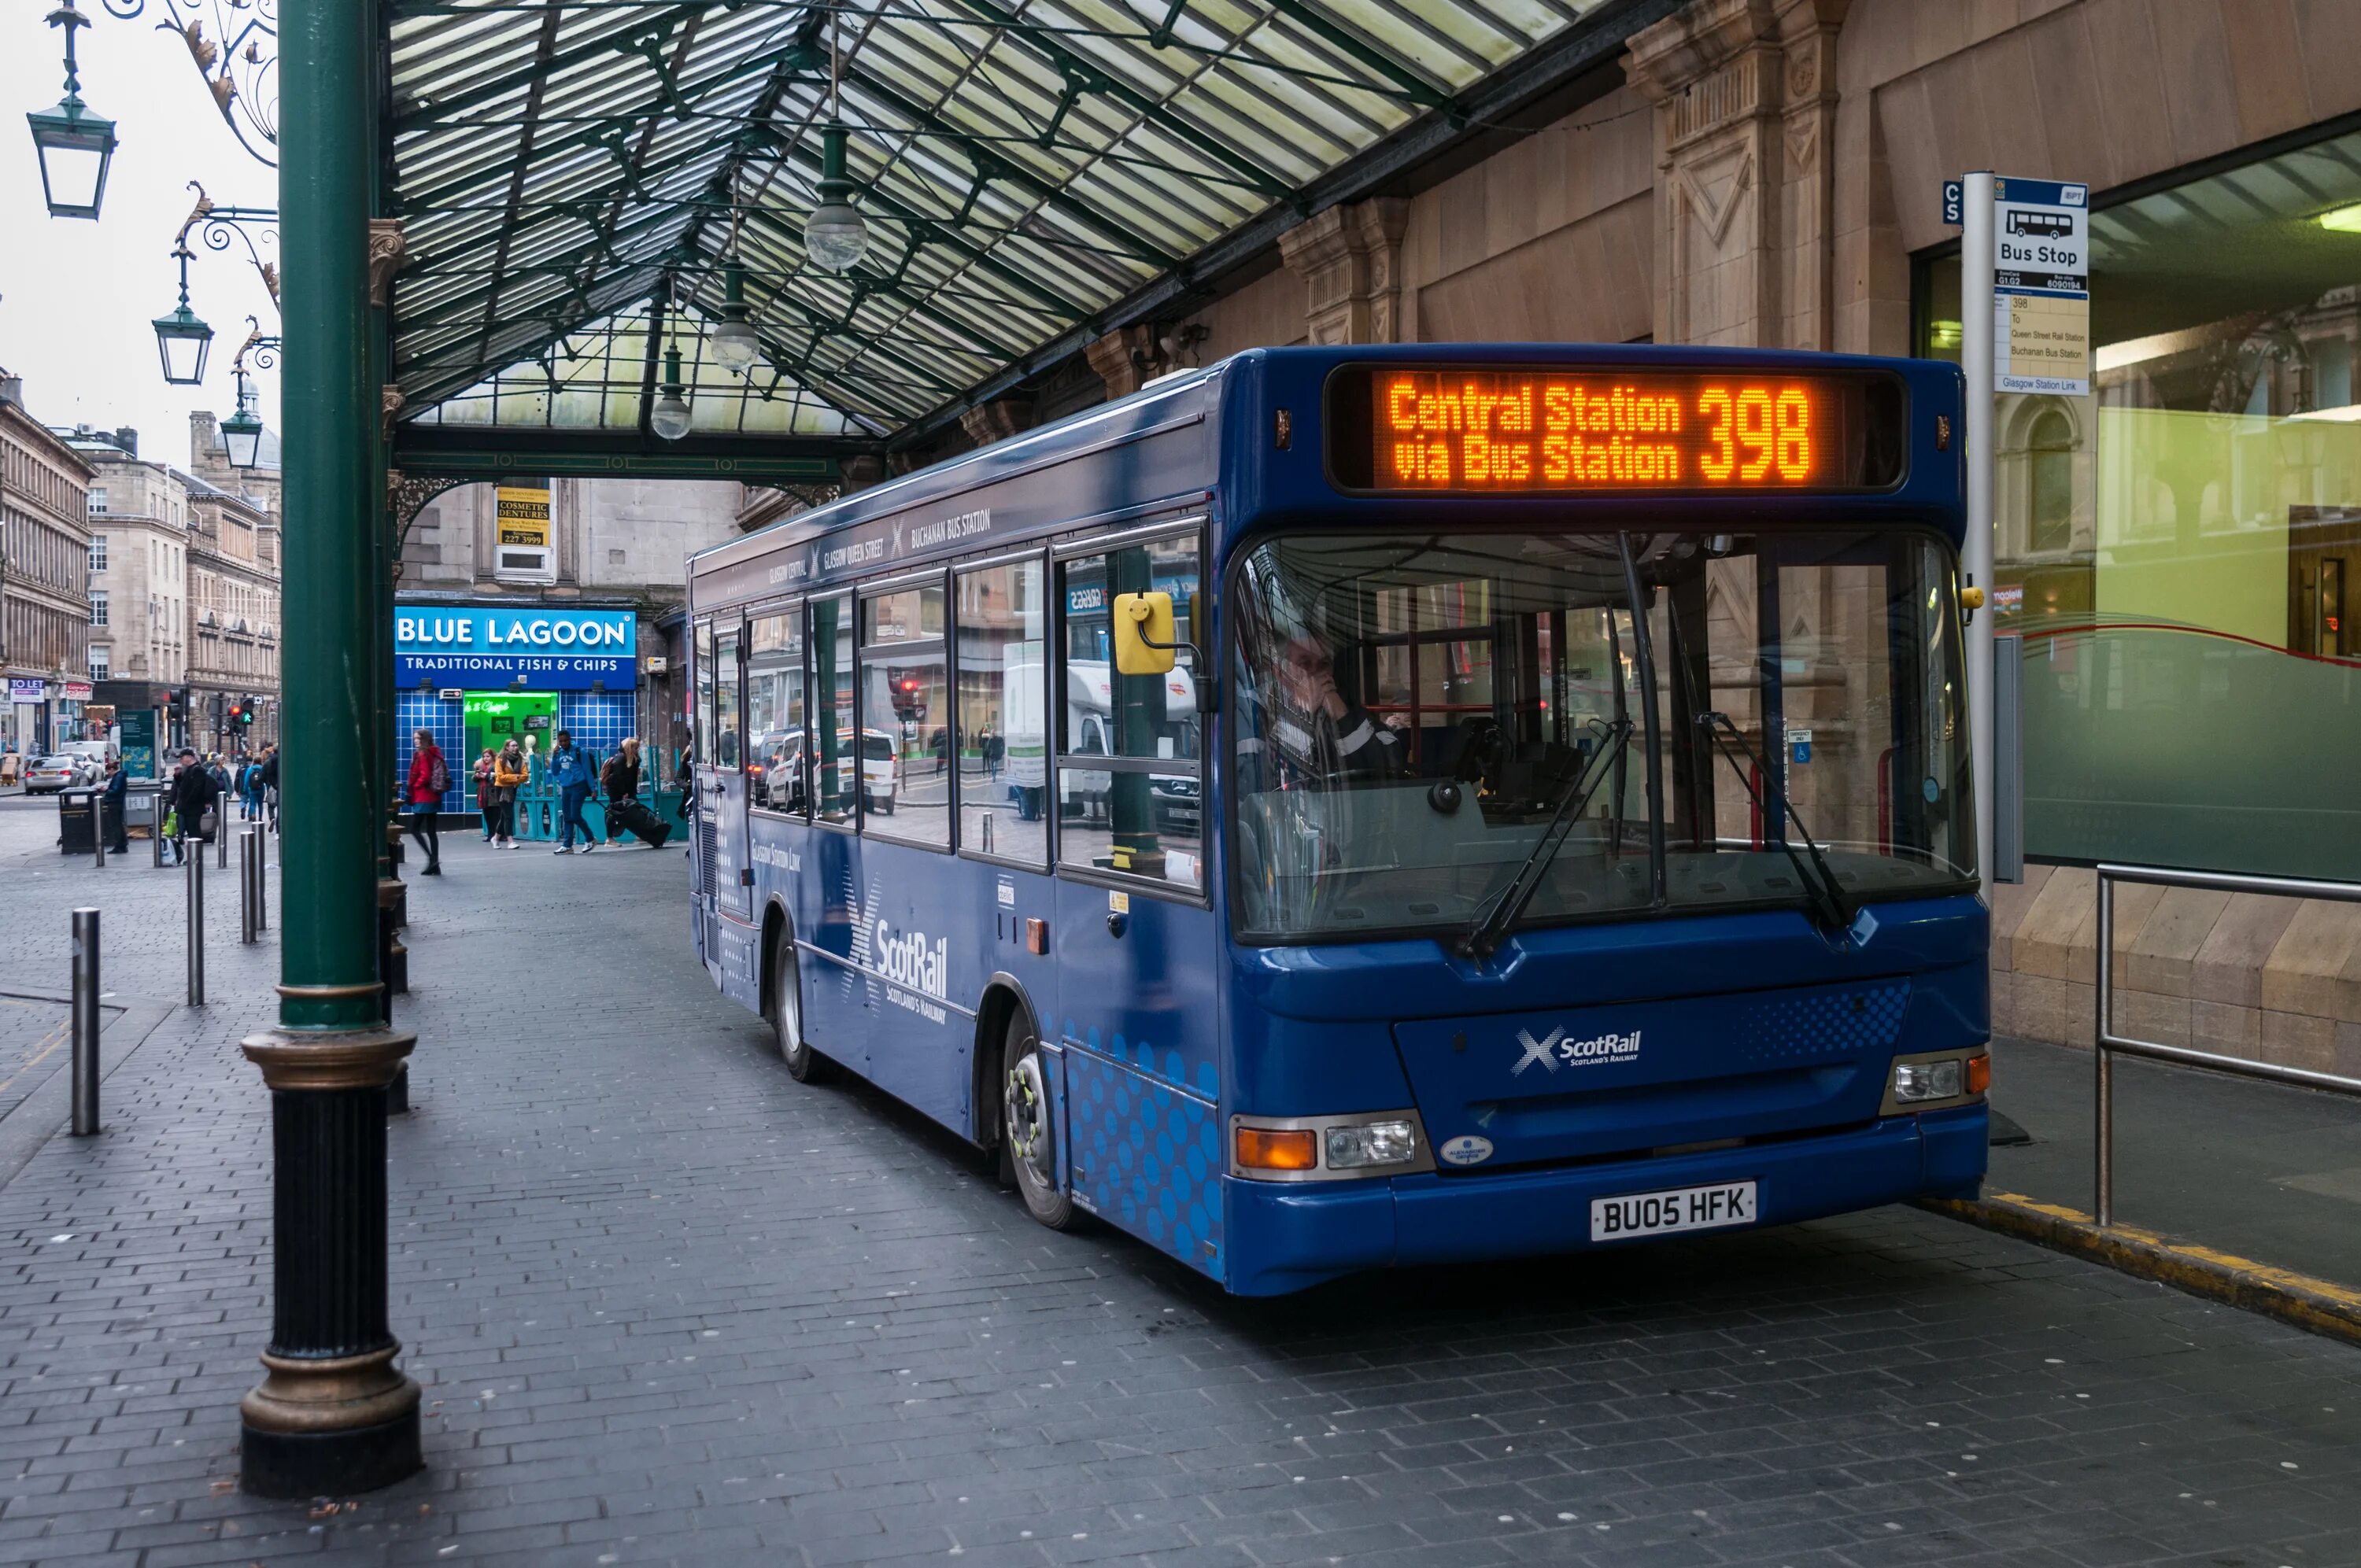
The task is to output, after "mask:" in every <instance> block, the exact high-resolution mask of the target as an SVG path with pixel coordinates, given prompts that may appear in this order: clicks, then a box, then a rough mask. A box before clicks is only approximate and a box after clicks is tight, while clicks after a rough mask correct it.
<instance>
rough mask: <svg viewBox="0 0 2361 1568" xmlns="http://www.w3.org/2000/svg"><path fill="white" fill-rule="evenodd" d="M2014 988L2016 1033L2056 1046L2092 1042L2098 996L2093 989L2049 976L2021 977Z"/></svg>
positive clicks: (2014, 982) (2015, 982) (2018, 977)
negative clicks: (2095, 997)
mask: <svg viewBox="0 0 2361 1568" xmlns="http://www.w3.org/2000/svg"><path fill="white" fill-rule="evenodd" d="M2012 989H2013V990H2014V991H2015V999H2014V1004H2013V1009H2012V1011H2013V1013H2014V1014H2015V1022H2016V1027H2015V1030H2014V1031H2013V1032H2014V1033H2015V1034H2016V1035H2018V1036H2021V1037H2023V1038H2025V1039H2028V1040H2046V1041H2048V1043H2050V1044H2051V1045H2054V1046H2087V1045H2089V1044H2090V1043H2091V1003H2092V997H2093V996H2095V995H2096V994H2097V992H2095V991H2094V990H2093V989H2092V987H2090V986H2088V985H2081V984H2077V983H2076V982H2075V981H2070V980H2053V979H2051V978H2049V977H2048V976H2046V975H2033V974H2019V975H2017V976H2016V977H2015V980H2014V981H2012Z"/></svg>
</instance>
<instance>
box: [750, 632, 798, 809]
mask: <svg viewBox="0 0 2361 1568" xmlns="http://www.w3.org/2000/svg"><path fill="white" fill-rule="evenodd" d="M746 729H747V735H748V743H749V750H748V751H747V753H746V777H747V793H748V796H749V798H750V799H751V800H752V803H753V804H754V805H755V806H760V807H761V808H763V810H765V811H793V812H801V811H803V810H805V809H807V801H806V798H805V796H806V790H807V784H806V783H805V778H804V729H805V726H804V618H803V615H802V612H801V611H800V610H787V611H785V612H783V613H780V614H777V615H765V616H758V617H756V618H755V620H753V621H752V624H751V625H749V627H748V628H747V652H746Z"/></svg>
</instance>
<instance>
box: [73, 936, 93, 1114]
mask: <svg viewBox="0 0 2361 1568" xmlns="http://www.w3.org/2000/svg"><path fill="white" fill-rule="evenodd" d="M73 1131H74V1136H76V1137H78V1138H86V1137H88V1136H90V1135H92V1134H93V1133H95V1132H97V1131H98V911H97V910H95V909H77V910H75V911H74V912H73Z"/></svg>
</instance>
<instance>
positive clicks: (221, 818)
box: [214, 806, 229, 871]
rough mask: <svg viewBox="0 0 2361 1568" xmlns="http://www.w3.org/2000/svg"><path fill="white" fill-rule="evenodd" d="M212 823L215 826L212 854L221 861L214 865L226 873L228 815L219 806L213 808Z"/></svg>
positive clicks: (227, 861) (227, 860)
mask: <svg viewBox="0 0 2361 1568" xmlns="http://www.w3.org/2000/svg"><path fill="white" fill-rule="evenodd" d="M214 823H215V824H216V825H217V826H215V827H214V846H215V848H214V854H216V855H218V856H220V857H221V859H220V860H219V861H216V862H214V863H215V864H217V865H219V866H220V867H221V869H222V870H224V871H227V870H229V813H227V812H225V811H224V810H222V809H221V808H220V807H219V806H215V807H214Z"/></svg>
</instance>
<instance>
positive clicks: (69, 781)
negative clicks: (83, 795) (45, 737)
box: [25, 752, 97, 795]
mask: <svg viewBox="0 0 2361 1568" xmlns="http://www.w3.org/2000/svg"><path fill="white" fill-rule="evenodd" d="M96 782H97V779H96V777H95V776H94V773H93V769H92V768H91V766H90V762H89V760H88V759H86V758H82V757H75V756H70V755H68V754H66V753H64V752H58V753H56V754H54V755H51V756H47V757H36V758H34V759H33V765H32V766H31V767H29V768H27V769H26V770H25V793H26V794H27V795H55V794H57V793H58V791H60V790H61V789H75V788H78V787H80V786H81V785H82V784H95V783H96Z"/></svg>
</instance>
